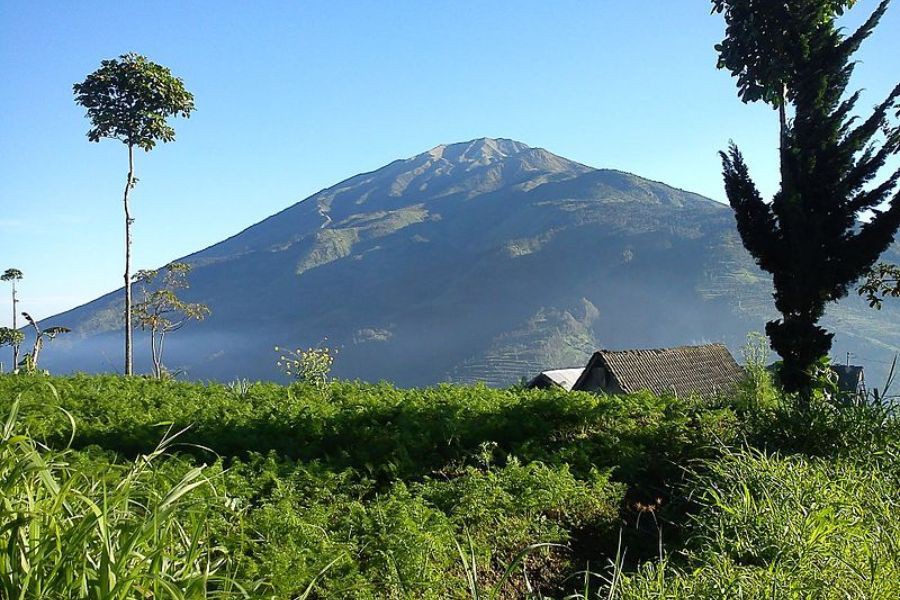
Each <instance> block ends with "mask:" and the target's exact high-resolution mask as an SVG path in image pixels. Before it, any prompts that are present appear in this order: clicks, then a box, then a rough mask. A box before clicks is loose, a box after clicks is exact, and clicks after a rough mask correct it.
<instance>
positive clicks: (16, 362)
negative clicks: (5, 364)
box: [12, 279, 19, 371]
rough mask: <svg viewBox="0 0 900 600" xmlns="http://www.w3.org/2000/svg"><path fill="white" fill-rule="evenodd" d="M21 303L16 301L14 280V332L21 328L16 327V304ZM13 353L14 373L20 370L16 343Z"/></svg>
mask: <svg viewBox="0 0 900 600" xmlns="http://www.w3.org/2000/svg"><path fill="white" fill-rule="evenodd" d="M18 302H19V301H18V300H17V299H16V280H15V279H13V280H12V308H13V320H12V328H13V330H14V331H18V330H19V328H18V327H16V304H17V303H18ZM12 351H13V364H12V371H15V370H16V369H18V368H19V344H18V342H16V343H15V344H13V347H12Z"/></svg>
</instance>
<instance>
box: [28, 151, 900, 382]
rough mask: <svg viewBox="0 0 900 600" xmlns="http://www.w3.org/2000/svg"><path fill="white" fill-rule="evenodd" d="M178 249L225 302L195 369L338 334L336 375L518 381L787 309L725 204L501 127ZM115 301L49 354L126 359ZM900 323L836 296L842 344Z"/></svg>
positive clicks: (257, 362)
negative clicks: (558, 151)
mask: <svg viewBox="0 0 900 600" xmlns="http://www.w3.org/2000/svg"><path fill="white" fill-rule="evenodd" d="M213 218H214V217H213ZM202 226H203V224H202V223H198V224H197V227H202ZM138 243H140V242H138ZM892 258H894V259H896V256H893V257H892ZM182 260H184V261H185V262H188V263H190V264H191V265H193V267H194V270H193V272H192V274H191V278H190V281H191V288H190V289H189V290H187V291H185V293H184V296H185V297H186V298H187V299H189V300H191V301H197V302H203V303H206V304H208V305H209V306H210V308H211V309H212V315H211V317H210V318H209V319H207V320H206V321H204V322H202V323H196V324H191V325H189V326H188V327H186V328H185V329H183V330H182V331H179V332H178V333H176V334H174V335H172V336H171V338H170V339H169V341H168V342H167V343H168V345H169V346H168V348H167V351H166V352H167V353H166V357H165V362H166V364H167V365H168V366H169V367H170V368H171V369H173V370H174V369H184V370H185V372H186V373H187V376H189V377H191V378H201V379H202V378H215V379H224V380H231V379H233V378H235V377H247V378H275V377H277V376H278V372H277V370H276V368H275V365H274V362H275V360H276V359H277V354H276V352H275V351H274V346H276V345H281V346H292V347H298V346H302V347H308V346H311V345H317V344H320V343H323V340H325V338H327V342H324V343H325V344H327V345H328V346H330V347H333V348H337V349H338V355H337V358H336V362H335V368H334V374H335V375H336V376H339V377H346V378H360V379H365V380H381V379H385V380H389V381H393V382H396V383H398V384H401V385H423V384H432V383H436V382H439V381H444V380H454V381H465V382H471V381H485V382H487V383H489V384H491V385H506V384H510V383H513V382H515V381H517V380H519V379H520V378H521V377H522V376H528V375H531V374H533V373H534V372H536V371H539V370H542V369H546V368H553V367H566V366H579V365H583V364H584V362H585V361H586V359H587V358H588V356H589V355H590V353H591V352H592V351H593V349H595V348H597V347H600V346H603V347H607V348H627V347H654V346H668V345H679V344H690V343H699V342H705V341H723V342H725V343H726V344H728V345H729V346H730V347H731V348H732V350H733V351H737V350H739V349H740V348H741V346H742V345H743V344H744V341H745V337H746V334H747V332H748V331H753V330H755V331H760V330H762V329H763V327H764V323H765V321H766V320H767V319H768V318H771V316H772V315H773V311H774V309H773V307H772V301H771V285H770V281H769V279H768V278H767V277H766V276H764V274H762V273H761V272H760V271H759V270H758V269H757V268H756V266H755V265H754V264H753V262H752V260H751V259H750V258H749V256H748V255H747V253H746V252H745V251H744V249H743V247H742V246H741V244H740V240H739V238H738V236H737V233H736V230H735V226H734V218H733V216H732V214H731V210H730V209H729V208H728V207H727V206H725V205H723V204H720V203H717V202H715V201H713V200H710V199H708V198H704V197H701V196H698V195H696V194H692V193H689V192H685V191H681V190H677V189H674V188H671V187H669V186H666V185H664V184H662V183H657V182H652V181H648V180H646V179H642V178H640V177H638V176H635V175H631V174H628V173H623V172H619V171H613V170H605V169H594V168H591V167H587V166H585V165H582V164H579V163H576V162H573V161H570V160H567V159H565V158H562V157H560V156H556V155H554V154H552V153H550V152H548V151H546V150H544V149H541V148H532V147H529V146H526V145H525V144H522V143H520V142H516V141H512V140H506V139H487V138H485V139H479V140H473V141H470V142H464V143H458V144H451V145H440V146H437V147H435V148H433V149H431V150H429V151H427V152H424V153H422V154H419V155H417V156H414V157H412V158H409V159H405V160H398V161H395V162H393V163H391V164H389V165H387V166H385V167H383V168H381V169H378V170H377V171H374V172H371V173H364V174H361V175H357V176H355V177H351V178H350V179H347V180H346V181H343V182H341V183H339V184H337V185H335V186H334V187H331V188H328V189H326V190H323V191H321V192H319V193H317V194H315V195H313V196H311V197H309V198H307V199H305V200H303V201H301V202H298V203H296V204H294V205H293V206H291V207H289V208H287V209H286V210H284V211H282V212H280V213H278V214H276V215H273V216H272V217H269V218H268V219H266V220H264V221H262V222H260V223H257V224H256V225H253V226H252V227H250V228H248V229H246V230H244V231H242V232H241V233H239V234H238V235H235V236H233V237H231V238H229V239H227V240H225V241H223V242H221V243H219V244H216V245H214V246H212V247H209V248H206V249H205V250H201V251H199V252H197V253H195V254H192V255H190V256H187V257H185V258H184V259H182ZM120 304H121V292H120V291H117V292H114V293H112V294H108V295H106V296H103V297H101V298H98V299H97V300H95V301H93V302H90V303H88V304H86V305H84V306H81V307H78V308H76V309H73V310H70V311H68V312H65V313H63V314H60V315H58V316H57V317H54V318H52V319H48V320H46V322H45V324H46V325H53V324H61V325H67V326H69V327H71V328H72V329H73V330H74V331H73V333H72V334H70V335H69V336H67V337H66V338H60V339H58V340H55V341H54V342H53V343H52V344H51V345H50V346H48V347H47V349H46V350H45V355H44V358H45V365H46V366H47V367H49V368H51V369H52V370H54V371H57V372H59V371H68V370H86V371H114V370H118V369H120V368H121V345H122V342H121V332H120V330H121V326H122V321H121V314H120V313H121V307H120ZM897 316H898V312H897V309H896V308H895V307H893V306H887V307H886V308H885V310H884V311H882V312H880V313H879V312H876V311H873V310H872V309H869V308H868V307H867V306H866V305H865V304H864V303H863V302H862V301H861V300H859V299H858V298H850V299H848V300H846V301H845V302H843V303H841V304H840V305H838V306H836V307H833V308H832V309H831V311H830V314H829V317H828V319H827V320H826V326H827V327H829V328H830V329H831V330H832V331H835V332H837V336H836V338H835V348H834V355H835V356H836V357H843V356H844V353H845V352H848V351H850V352H853V353H855V354H856V355H857V356H858V357H859V360H860V361H861V362H863V363H865V364H870V363H869V362H868V361H878V362H877V363H876V364H883V361H888V360H890V357H891V355H892V353H893V352H895V351H897V350H898V349H900V326H898V320H897V318H896V317H897ZM137 344H138V352H137V354H136V361H137V363H136V365H137V369H138V370H148V369H149V366H148V365H149V362H148V360H147V355H146V348H145V346H146V344H145V343H144V340H143V338H141V337H140V336H138V337H137Z"/></svg>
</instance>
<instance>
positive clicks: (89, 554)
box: [0, 403, 239, 600]
mask: <svg viewBox="0 0 900 600" xmlns="http://www.w3.org/2000/svg"><path fill="white" fill-rule="evenodd" d="M8 410H9V415H8V419H7V421H6V423H5V424H4V425H3V429H2V432H0V525H2V527H0V547H2V548H3V549H4V551H3V552H2V553H0V597H3V598H7V599H9V600H13V599H25V598H46V599H50V600H54V599H60V600H62V599H68V598H89V599H92V600H112V599H125V598H173V599H182V598H183V599H188V598H193V599H198V598H213V597H220V598H225V597H238V596H237V593H236V592H237V590H238V589H239V588H238V587H237V586H235V585H234V584H233V583H232V582H230V581H229V580H228V579H227V577H224V576H223V573H224V571H226V569H227V566H228V565H227V562H228V561H227V559H228V555H227V551H226V550H225V549H224V548H221V547H217V546H216V545H215V543H214V542H213V540H212V539H211V538H210V536H209V529H208V523H207V518H206V515H207V511H208V510H209V509H210V507H211V506H215V504H216V503H209V504H207V503H206V502H204V501H203V499H202V497H201V498H200V499H197V498H196V496H197V494H196V493H195V492H196V491H198V488H201V487H210V488H211V485H210V482H209V481H207V479H206V478H205V475H204V471H203V468H201V467H195V468H191V469H188V470H187V471H186V472H184V473H183V474H181V475H179V476H178V477H175V478H174V479H169V478H168V477H166V476H165V475H163V474H162V473H161V472H160V471H159V464H158V463H160V462H161V461H162V457H163V453H164V451H165V446H166V444H165V443H164V444H162V445H161V446H160V447H158V448H157V449H155V450H154V451H153V452H151V453H150V454H148V455H144V456H141V457H140V458H139V459H138V460H136V461H135V462H134V463H131V464H129V465H127V466H113V465H109V466H108V467H109V468H108V470H104V471H103V472H101V473H98V472H92V470H91V469H88V470H81V469H79V468H77V467H75V466H73V465H72V464H70V462H69V461H70V460H71V459H72V458H73V457H72V456H71V453H69V452H65V451H63V452H53V451H49V450H47V449H45V448H42V447H41V446H39V445H38V444H36V443H35V441H34V440H33V439H32V438H31V437H29V436H28V435H25V434H22V433H21V432H20V431H21V430H20V427H21V424H20V423H19V422H18V421H17V412H18V404H17V403H13V404H12V406H11V407H9V409H8Z"/></svg>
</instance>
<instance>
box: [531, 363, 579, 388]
mask: <svg viewBox="0 0 900 600" xmlns="http://www.w3.org/2000/svg"><path fill="white" fill-rule="evenodd" d="M582 373H584V369H583V368H580V367H577V368H573V369H555V370H553V371H544V372H542V373H540V374H538V376H537V377H535V378H534V379H532V380H531V381H529V382H528V387H529V388H532V389H534V388H536V389H539V390H547V389H550V388H553V387H561V388H562V389H564V390H566V391H567V392H571V391H572V387H573V386H574V385H575V382H576V381H578V379H579V378H580V377H581V374H582Z"/></svg>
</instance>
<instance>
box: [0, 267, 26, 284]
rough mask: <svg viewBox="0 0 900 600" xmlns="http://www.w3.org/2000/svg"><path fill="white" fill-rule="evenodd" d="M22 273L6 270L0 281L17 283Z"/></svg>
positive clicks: (0, 276)
mask: <svg viewBox="0 0 900 600" xmlns="http://www.w3.org/2000/svg"><path fill="white" fill-rule="evenodd" d="M22 277H23V275H22V271H20V270H18V269H7V270H6V271H4V272H3V275H0V280H2V281H18V280H20V279H22Z"/></svg>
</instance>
